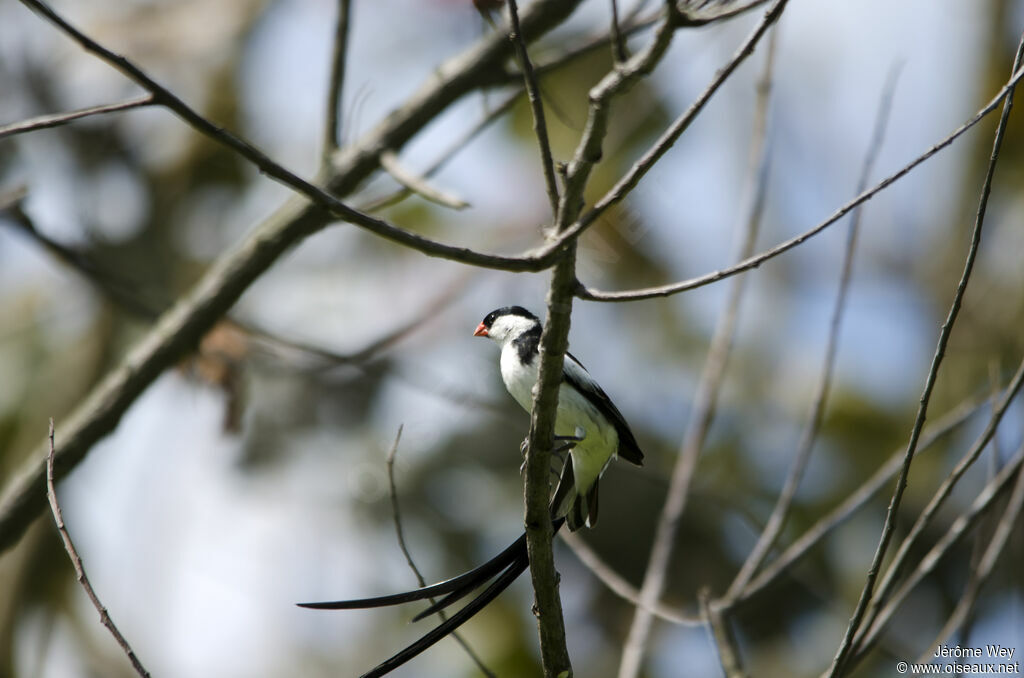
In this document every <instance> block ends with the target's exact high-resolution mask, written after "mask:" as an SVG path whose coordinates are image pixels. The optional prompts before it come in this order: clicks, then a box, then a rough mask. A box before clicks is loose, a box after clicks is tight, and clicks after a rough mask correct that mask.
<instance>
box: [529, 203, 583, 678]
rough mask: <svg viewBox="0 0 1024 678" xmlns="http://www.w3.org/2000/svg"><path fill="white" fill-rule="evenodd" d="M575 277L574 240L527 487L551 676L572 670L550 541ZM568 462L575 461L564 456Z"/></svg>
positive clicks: (538, 394) (532, 438)
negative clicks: (550, 504) (559, 411)
mask: <svg viewBox="0 0 1024 678" xmlns="http://www.w3.org/2000/svg"><path fill="white" fill-rule="evenodd" d="M569 195H570V192H569V191H568V190H566V192H565V194H564V195H563V196H562V198H563V203H562V204H563V205H564V204H565V202H564V200H565V198H566V196H569ZM575 281H576V247H575V245H573V246H570V247H569V249H568V250H567V251H566V254H565V256H564V257H563V258H562V259H561V260H559V262H558V263H557V264H555V269H554V271H552V274H551V283H550V286H549V287H548V298H547V319H546V322H545V323H544V330H543V332H542V333H541V338H540V367H539V374H538V376H537V385H536V387H535V391H534V398H533V406H532V410H531V415H530V433H529V438H528V444H527V452H526V473H525V479H524V487H523V494H524V501H525V504H526V508H525V514H526V515H525V520H524V522H525V524H526V548H527V554H528V555H529V559H530V578H531V580H532V584H533V591H534V599H535V600H536V608H537V626H538V630H539V633H540V648H541V662H542V665H543V667H544V675H545V676H546V677H547V678H563V677H567V676H572V662H571V661H570V659H569V650H568V649H567V647H566V641H565V620H564V618H563V615H562V600H561V598H560V597H559V595H558V572H557V570H556V569H555V559H554V553H553V551H552V544H551V540H552V537H553V536H554V531H553V529H552V525H551V517H550V512H549V509H548V502H549V500H550V496H551V485H550V480H549V477H550V473H551V471H550V469H551V445H552V442H553V441H554V435H555V416H556V413H557V408H558V392H559V388H560V387H561V384H562V364H563V360H564V358H565V353H566V351H567V350H568V348H569V323H570V319H571V315H572V290H573V286H574V284H575ZM566 463H567V464H568V463H572V462H571V460H566Z"/></svg>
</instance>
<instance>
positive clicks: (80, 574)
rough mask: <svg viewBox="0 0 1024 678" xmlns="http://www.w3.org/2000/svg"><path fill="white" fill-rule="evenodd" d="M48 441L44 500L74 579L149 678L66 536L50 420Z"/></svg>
mask: <svg viewBox="0 0 1024 678" xmlns="http://www.w3.org/2000/svg"><path fill="white" fill-rule="evenodd" d="M48 438H49V441H50V451H49V453H48V454H47V455H46V498H47V500H49V502H50V511H51V512H52V513H53V521H54V522H55V523H56V524H57V531H58V532H60V538H61V541H63V542H64V550H65V551H67V552H68V557H69V558H70V559H71V564H72V566H74V568H75V579H77V580H78V583H79V584H81V585H82V589H84V590H85V595H87V596H89V602H91V603H92V606H93V607H95V608H96V611H97V612H99V615H100V622H101V623H102V624H103V625H104V626H106V627H107V629H108V630H109V631H110V635H112V636H114V640H116V641H117V644H118V645H119V646H120V647H121V649H122V650H123V651H124V653H125V654H126V655H127V656H128V660H129V661H130V662H131V663H132V668H133V669H135V672H136V673H137V674H139V675H140V676H142V677H143V678H149V671H147V670H146V668H145V667H144V666H143V665H142V662H140V661H139V658H138V657H137V656H136V655H135V650H133V649H132V646H131V645H129V644H128V641H127V640H126V639H125V637H124V636H123V635H121V632H120V631H118V630H117V625H116V624H114V620H113V619H111V618H110V614H109V613H108V612H107V608H106V607H104V606H103V603H101V602H100V599H99V596H97V595H96V591H94V590H93V588H92V584H90V583H89V577H87V576H86V574H85V566H84V565H82V559H81V558H80V557H79V556H78V551H77V550H75V545H74V543H72V541H71V535H70V534H68V530H67V527H66V526H65V525H64V514H63V512H62V511H61V510H60V503H59V502H58V501H57V490H56V488H55V487H54V484H53V457H54V454H53V448H54V444H53V419H52V418H51V419H50V434H49V436H48Z"/></svg>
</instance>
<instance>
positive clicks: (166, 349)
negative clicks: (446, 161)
mask: <svg viewBox="0 0 1024 678" xmlns="http://www.w3.org/2000/svg"><path fill="white" fill-rule="evenodd" d="M580 2H581V0H535V2H532V3H530V5H529V7H527V8H526V9H525V10H524V11H523V12H522V15H521V16H520V20H521V26H522V29H523V35H524V37H527V38H528V39H530V40H533V39H536V38H537V37H538V36H539V35H542V34H543V33H544V32H546V31H548V30H550V29H551V28H553V27H554V26H555V25H557V24H558V23H560V22H561V21H563V20H564V19H565V18H566V17H568V16H569V15H570V14H571V13H572V11H573V10H574V9H575V8H576V7H577V6H578V5H579V3H580ZM26 4H28V6H30V7H33V8H38V7H39V3H38V2H35V0H26ZM47 9H49V8H47ZM50 14H52V11H50ZM46 16H48V15H46ZM57 25H58V26H62V25H66V23H64V22H60V23H58V24H57ZM62 30H63V29H62ZM75 33H77V31H76V32H75ZM90 42H91V41H90ZM510 48H511V46H510V45H509V44H508V41H507V40H506V39H505V38H504V37H503V36H497V35H495V36H485V37H484V38H483V39H482V40H481V41H479V42H478V43H477V44H476V45H474V46H472V47H470V48H469V49H467V50H466V51H465V52H464V53H463V54H460V55H458V56H457V57H454V58H453V59H450V60H449V61H447V62H446V63H445V64H443V65H442V67H441V68H439V69H438V71H436V72H435V73H433V74H431V76H430V77H429V78H428V80H427V81H426V82H425V83H424V84H423V85H422V86H421V87H420V88H419V89H418V90H417V91H415V92H414V93H413V94H412V95H411V96H410V98H409V99H408V100H407V101H406V102H405V103H403V104H401V105H400V106H398V107H397V108H396V109H395V110H394V111H392V113H391V114H390V115H388V117H387V118H386V119H385V120H384V121H383V122H381V123H380V124H379V125H378V126H377V127H376V128H375V129H373V130H372V131H370V132H369V133H368V134H366V135H365V136H364V137H363V138H361V139H360V140H359V141H358V142H356V143H353V144H349V145H348V146H346V147H345V148H344V149H343V150H342V151H341V152H340V153H339V157H338V158H336V162H335V173H334V177H333V179H332V180H331V182H330V183H329V185H328V188H329V189H330V190H331V191H333V192H336V193H338V194H341V195H343V194H345V193H346V192H347V191H351V190H353V189H354V188H355V187H356V186H358V185H359V184H360V183H361V182H362V181H363V180H364V179H366V178H367V177H368V176H369V175H370V173H372V172H373V171H374V170H375V169H377V167H378V166H379V165H378V163H379V156H380V149H383V148H396V149H397V148H401V147H402V146H403V145H404V144H405V143H406V142H407V141H408V140H409V139H410V138H412V136H413V135H415V134H416V133H417V132H419V131H420V130H421V129H423V127H424V126H426V125H427V124H428V123H429V122H430V121H431V120H433V119H434V118H435V117H436V116H437V115H438V114H439V113H441V112H442V111H443V110H445V108H447V107H448V106H449V105H451V104H452V103H453V102H454V101H456V100H457V99H458V98H459V97H461V96H463V95H464V94H466V93H467V92H469V91H471V90H473V89H474V88H477V87H480V86H482V85H486V84H488V83H489V82H490V81H491V79H492V78H493V74H494V73H497V72H500V71H501V70H502V64H503V62H504V60H505V59H506V58H507V56H508V51H509V49H510ZM106 53H107V54H109V52H106ZM329 221H330V215H329V213H327V212H325V211H324V210H322V209H320V208H318V207H315V206H310V205H309V204H308V203H307V201H306V200H305V199H303V198H295V199H293V200H291V201H289V202H288V203H287V204H285V205H284V206H283V207H282V208H281V209H280V210H278V211H277V212H276V213H275V214H273V215H272V216H270V217H269V218H268V219H267V220H266V221H265V222H264V223H262V224H260V225H258V226H257V227H256V228H255V229H254V230H253V232H252V233H251V234H250V235H249V236H247V238H246V239H245V240H244V241H243V242H241V243H240V244H239V245H237V246H236V247H233V248H231V249H230V250H229V251H228V252H226V253H224V254H223V255H221V256H220V257H219V258H218V259H217V260H216V261H215V262H214V263H213V264H212V265H211V266H210V268H209V269H208V270H207V271H206V272H205V274H204V275H203V276H202V278H201V279H200V280H199V281H198V282H197V283H196V285H195V286H194V287H193V288H192V290H191V291H190V292H189V293H187V294H186V295H184V296H183V297H182V298H181V299H180V300H179V302H178V303H177V304H176V305H175V306H174V307H173V308H172V309H170V310H169V311H168V312H167V313H165V314H164V316H163V317H162V318H161V319H160V320H159V321H157V323H156V325H155V326H154V327H153V328H152V329H151V330H150V331H149V332H148V333H147V334H146V336H145V337H143V338H142V340H141V341H140V342H139V343H138V344H137V345H136V346H135V347H134V348H133V349H132V350H131V351H129V353H128V355H127V356H126V357H125V358H124V359H123V361H122V362H121V364H120V365H119V366H118V367H117V368H115V369H114V370H112V371H111V372H110V373H109V374H108V375H107V376H106V377H105V378H104V379H102V380H101V381H100V382H99V383H98V384H97V385H96V386H95V387H94V388H93V390H92V391H91V392H90V393H89V395H88V396H87V397H86V398H85V399H84V400H83V401H82V402H81V403H80V404H79V406H78V407H77V408H76V409H75V410H74V412H73V413H72V414H71V415H70V416H69V418H68V419H67V420H66V422H65V424H64V426H63V429H64V431H65V435H64V436H62V441H63V442H62V444H61V445H59V446H58V448H57V452H56V456H57V462H58V463H57V465H56V473H57V477H58V479H59V478H60V477H63V475H64V474H66V473H68V472H69V471H70V470H71V469H73V468H74V467H75V465H76V464H77V463H78V462H79V461H81V460H82V459H83V458H84V457H85V455H86V454H87V453H88V451H89V449H90V447H91V446H92V445H93V444H94V443H95V442H96V441H97V440H99V439H100V438H101V437H103V436H104V435H106V434H107V433H109V432H110V431H111V430H112V429H113V428H114V426H115V425H116V424H117V422H118V421H119V420H120V418H121V416H122V415H123V413H124V412H125V410H126V409H127V408H128V406H129V405H131V403H132V402H134V401H135V399H136V398H137V397H138V395H139V394H141V393H142V391H143V390H145V389H146V388H147V387H148V386H149V385H150V384H151V383H152V382H153V380H154V379H156V377H157V376H158V375H159V374H161V373H162V372H163V370H164V369H165V368H166V367H168V366H170V365H172V364H174V363H175V362H176V361H177V360H178V359H179V358H181V357H182V356H183V355H184V354H185V353H187V352H188V351H190V350H192V349H193V348H194V347H195V346H196V344H197V343H198V341H199V339H200V338H201V337H202V336H203V335H204V334H206V333H207V332H208V331H209V330H210V328H211V327H213V325H214V324H215V323H216V322H217V321H218V320H219V319H220V318H221V316H222V315H223V314H224V313H225V312H226V311H227V310H228V308H230V307H231V305H232V304H234V302H235V301H236V300H237V299H238V297H239V296H240V295H241V294H242V293H243V292H244V291H245V290H246V289H247V288H248V286H249V285H251V284H252V282H253V281H254V280H255V279H256V278H257V277H259V276H260V275H261V274H262V273H263V272H264V271H266V269H267V268H269V267H270V266H271V265H272V264H273V263H274V262H275V261H277V260H278V258H280V257H281V256H282V255H283V254H284V253H285V252H286V251H287V250H288V249H289V248H290V247H292V246H294V245H295V244H296V243H297V242H299V241H301V240H302V239H303V238H305V237H306V236H308V235H310V234H311V233H314V232H316V231H318V230H320V229H321V228H323V227H324V226H325V225H326V224H327V223H329ZM557 250H558V248H557V247H554V248H553V249H552V254H551V255H550V258H551V260H552V261H553V260H554V259H555V258H557ZM540 268H543V265H541V266H538V269H540ZM45 449H46V446H45V442H44V444H43V445H42V446H41V450H40V452H39V454H38V455H37V456H33V457H32V459H33V460H34V459H39V460H41V459H42V458H43V457H44V456H45ZM45 474H46V468H45V464H40V463H38V462H37V461H29V462H28V463H27V464H26V465H25V467H24V468H21V469H19V470H18V471H17V472H15V473H12V474H10V476H9V477H10V480H9V481H8V482H7V483H6V484H5V487H4V489H3V493H2V496H0V551H2V550H4V549H6V548H8V547H10V546H11V545H13V544H14V543H15V542H16V541H17V539H18V538H19V537H20V536H21V534H22V533H23V532H24V530H25V528H26V527H27V526H28V524H29V523H30V522H31V521H32V520H33V519H34V518H35V517H36V516H37V515H39V513H40V512H41V511H42V510H43V509H44V507H45V505H46V502H45V499H44V498H43V497H42V495H41V493H40V492H39V491H38V488H39V487H41V486H42V484H43V482H44V479H45Z"/></svg>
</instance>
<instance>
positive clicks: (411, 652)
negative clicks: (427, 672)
mask: <svg viewBox="0 0 1024 678" xmlns="http://www.w3.org/2000/svg"><path fill="white" fill-rule="evenodd" d="M528 565H529V559H528V558H527V557H526V548H525V542H524V543H523V553H522V556H521V557H519V558H516V559H515V560H513V561H512V563H511V564H510V565H509V566H508V568H507V569H506V570H505V571H504V572H502V573H501V575H500V576H499V577H498V578H497V579H495V580H494V581H493V582H492V583H491V585H490V586H488V587H487V588H486V589H484V591H483V593H481V594H480V595H479V596H477V597H476V598H474V599H473V600H471V601H469V603H467V604H466V606H465V607H463V608H462V609H461V610H459V611H458V612H456V613H455V614H453V615H452V616H451V617H448V619H447V620H445V621H444V622H443V623H441V624H439V625H438V626H437V627H436V628H434V629H433V630H431V631H430V632H429V633H427V634H426V635H424V636H423V637H422V638H420V639H419V640H417V641H416V642H415V643H413V644H412V645H409V646H408V647H406V648H405V649H404V650H402V651H401V652H398V653H397V654H395V655H393V656H391V657H390V658H388V659H387V660H385V661H383V662H381V663H380V664H378V665H377V666H375V667H374V668H372V669H370V670H369V671H367V672H366V673H364V674H363V675H362V676H360V678H380V676H383V675H386V674H388V673H391V671H393V670H395V669H397V668H398V667H399V666H401V665H402V664H404V663H405V662H407V661H409V660H410V659H412V658H413V657H415V656H416V655H418V654H419V653H421V652H423V651H424V650H426V649H427V648H429V647H430V646H432V645H433V644H434V643H436V642H437V641H439V640H441V639H442V638H444V637H445V636H447V635H448V634H450V633H451V632H452V631H454V630H455V629H457V628H459V627H460V626H462V624H463V623H465V622H466V621H468V620H469V619H470V618H471V617H473V615H475V614H476V613H477V612H479V611H480V610H482V609H484V608H485V607H486V606H487V605H488V604H489V603H490V602H491V601H492V600H494V599H495V598H497V597H498V596H499V595H500V594H501V592H502V591H504V590H505V589H507V588H508V587H509V586H510V585H511V584H512V582H514V581H515V580H516V579H518V578H519V575H521V574H522V573H523V572H524V571H526V568H527V566H528Z"/></svg>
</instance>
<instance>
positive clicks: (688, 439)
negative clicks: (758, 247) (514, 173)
mask: <svg viewBox="0 0 1024 678" xmlns="http://www.w3.org/2000/svg"><path fill="white" fill-rule="evenodd" d="M772 55H773V50H771V49H770V50H769V52H768V56H767V58H766V59H765V70H764V74H763V75H762V79H761V83H762V85H765V86H764V87H762V88H761V92H760V94H759V96H758V106H757V110H756V113H755V116H754V133H753V136H752V143H751V149H750V150H751V153H750V172H749V179H748V181H747V185H748V188H747V196H748V197H747V200H746V202H747V205H746V207H745V209H744V210H743V212H742V213H741V214H742V215H743V216H742V218H743V223H742V232H741V236H740V243H739V248H738V251H737V257H736V258H737V259H743V258H744V257H747V256H749V255H750V252H752V251H753V249H754V244H755V243H756V241H757V232H758V228H759V226H760V223H761V216H762V214H763V211H764V197H765V194H766V192H767V183H768V157H769V153H768V143H767V141H766V136H767V117H768V103H769V97H770V87H769V86H767V83H770V81H771V68H772V65H773V63H774V59H773V57H772ZM745 282H746V279H745V278H743V277H740V278H735V279H733V280H732V281H731V284H730V286H729V292H728V299H727V301H726V304H725V307H724V309H723V310H722V314H721V316H720V317H719V319H718V322H717V324H716V326H715V331H714V335H713V337H712V339H711V344H710V346H709V347H708V357H707V361H706V362H705V365H704V370H703V371H702V373H701V377H700V382H699V384H698V385H697V392H696V394H695V395H694V404H693V409H692V410H691V413H690V420H689V422H688V423H687V426H686V434H685V436H684V438H683V442H682V444H681V446H680V449H679V456H678V458H677V460H676V464H675V468H674V469H673V471H672V479H671V481H670V484H669V490H668V497H667V498H666V500H665V504H664V506H663V507H662V509H661V514H660V515H659V517H658V524H657V527H656V528H655V537H654V544H653V546H652V547H651V555H650V559H649V560H648V561H647V569H646V571H645V572H644V580H643V584H642V585H641V587H640V600H641V603H642V605H641V606H639V607H637V609H636V610H635V611H634V613H633V621H632V623H631V624H630V627H629V635H628V636H627V639H626V643H625V646H624V647H623V651H622V659H621V661H620V664H619V678H634V677H635V676H637V675H639V673H640V667H641V664H642V662H643V656H644V651H645V648H646V646H647V640H648V638H649V636H650V632H651V627H652V624H653V621H654V619H653V616H652V615H651V613H650V610H651V609H652V608H654V607H655V606H656V605H657V604H658V601H659V600H660V599H661V594H662V591H663V590H664V588H665V579H666V575H667V573H668V564H669V559H670V557H671V555H672V548H673V545H674V544H675V540H676V534H677V532H678V530H679V524H680V522H681V521H682V515H683V511H684V510H685V508H686V502H687V498H688V494H689V488H690V481H691V479H692V477H693V473H694V469H695V468H696V466H697V459H698V457H699V456H700V452H701V450H702V449H703V447H704V441H705V439H706V437H707V433H708V430H709V429H710V427H711V422H712V421H713V419H714V416H715V409H716V406H717V403H718V394H719V392H720V390H721V386H722V382H723V381H724V378H725V371H726V367H727V365H728V361H729V354H730V352H731V349H732V342H733V338H734V335H735V332H736V325H737V323H738V321H739V309H740V305H741V303H742V301H743V296H744V289H745Z"/></svg>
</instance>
